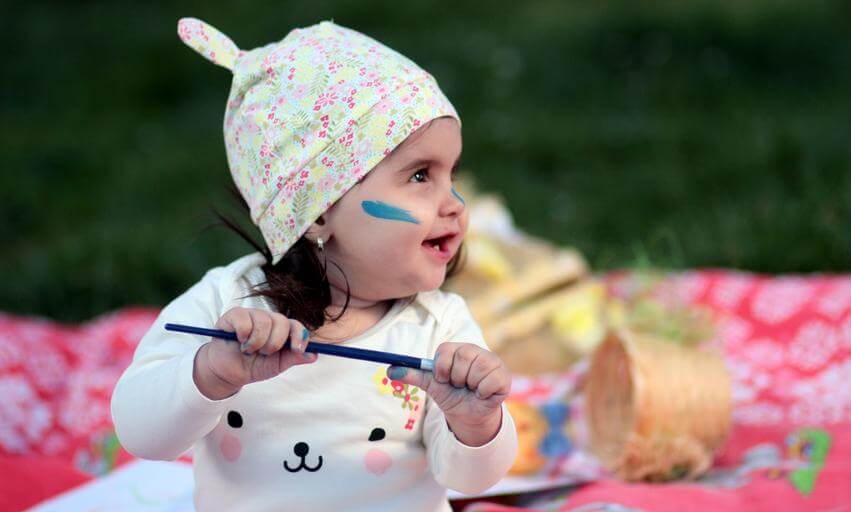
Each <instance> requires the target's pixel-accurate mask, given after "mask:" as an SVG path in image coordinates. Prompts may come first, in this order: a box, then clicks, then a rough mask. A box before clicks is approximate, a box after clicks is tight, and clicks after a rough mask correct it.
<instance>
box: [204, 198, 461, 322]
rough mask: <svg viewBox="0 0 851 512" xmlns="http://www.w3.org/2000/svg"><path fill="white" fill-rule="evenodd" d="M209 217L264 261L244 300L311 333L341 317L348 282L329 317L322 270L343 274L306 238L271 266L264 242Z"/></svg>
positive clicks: (455, 262) (454, 268)
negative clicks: (260, 277) (264, 304)
mask: <svg viewBox="0 0 851 512" xmlns="http://www.w3.org/2000/svg"><path fill="white" fill-rule="evenodd" d="M229 185H230V186H229V187H228V190H229V191H230V193H231V195H232V196H233V197H234V199H235V201H236V202H237V203H238V205H239V208H240V210H241V211H242V213H243V214H244V215H245V216H246V217H248V219H249V220H250V218H251V210H250V208H249V206H248V203H246V202H245V199H243V197H242V195H241V194H240V193H239V190H237V188H236V186H235V185H234V184H233V182H230V184H229ZM213 215H215V216H216V217H217V218H218V220H219V221H220V224H224V225H225V226H226V227H227V228H229V229H230V230H231V231H233V232H235V233H236V234H237V235H239V236H240V237H241V238H242V239H243V240H245V241H246V242H248V243H249V244H250V245H251V246H252V247H254V249H256V250H257V251H259V252H260V253H261V254H263V256H264V257H265V258H266V263H265V264H264V265H263V267H262V268H263V272H264V273H265V275H266V282H264V283H259V284H257V285H255V286H254V289H253V290H252V292H251V293H249V294H248V295H247V297H256V296H263V297H266V298H268V299H269V300H271V302H272V304H273V305H274V306H275V309H277V310H278V312H280V313H282V314H283V315H284V316H286V317H287V318H293V319H295V320H298V321H299V322H301V323H302V324H304V326H305V327H307V328H308V329H309V330H311V331H312V330H315V329H318V328H319V327H321V326H322V325H324V324H325V321H326V320H331V321H334V320H338V319H339V318H340V317H342V316H343V313H345V311H346V309H347V308H348V306H349V299H350V298H351V293H350V290H349V287H348V279H346V302H345V304H344V305H343V309H342V310H341V311H340V313H339V315H337V316H329V315H327V314H326V312H325V310H326V308H328V306H330V305H331V286H330V284H329V283H328V276H327V272H326V270H327V266H328V265H329V264H331V265H334V266H335V267H337V268H338V269H339V270H340V272H341V273H342V274H343V278H344V279H345V272H343V269H342V268H341V267H340V266H339V265H338V264H336V263H335V262H333V261H327V260H326V258H322V259H321V261H320V258H318V257H317V256H316V253H315V252H314V251H313V247H312V243H311V242H310V241H309V240H308V239H307V238H306V237H304V236H302V237H300V238H299V239H298V240H297V241H296V242H295V244H293V246H292V247H290V249H289V250H288V251H287V252H286V253H285V254H284V256H283V257H282V258H281V260H280V261H279V262H278V263H276V264H274V265H273V264H272V251H271V250H269V248H268V247H267V246H266V244H265V242H262V243H261V242H257V241H256V240H255V239H254V237H252V236H251V235H250V234H248V233H247V232H246V230H245V229H243V228H242V227H240V226H239V224H238V223H237V222H235V221H234V220H232V219H230V218H228V217H227V216H225V215H224V214H222V213H221V212H219V211H218V210H216V209H213ZM463 249H464V245H463V244H462V245H461V247H460V248H459V249H458V252H457V253H456V254H455V256H453V257H452V259H451V260H450V261H449V264H448V266H447V268H446V279H449V278H451V277H452V276H454V275H456V274H457V273H458V272H460V270H461V268H462V265H463V261H464V254H463V252H464V251H463Z"/></svg>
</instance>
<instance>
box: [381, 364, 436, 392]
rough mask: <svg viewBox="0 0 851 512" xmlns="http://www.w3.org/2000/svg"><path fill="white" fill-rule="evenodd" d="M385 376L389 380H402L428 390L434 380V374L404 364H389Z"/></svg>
mask: <svg viewBox="0 0 851 512" xmlns="http://www.w3.org/2000/svg"><path fill="white" fill-rule="evenodd" d="M387 377H389V378H390V379H391V380H396V381H399V382H404V383H405V384H410V385H412V386H416V387H418V388H420V389H422V390H423V391H425V392H428V388H429V386H430V385H431V383H432V382H434V374H432V373H431V372H424V371H422V370H414V369H413V368H405V367H404V366H391V367H390V368H388V369H387Z"/></svg>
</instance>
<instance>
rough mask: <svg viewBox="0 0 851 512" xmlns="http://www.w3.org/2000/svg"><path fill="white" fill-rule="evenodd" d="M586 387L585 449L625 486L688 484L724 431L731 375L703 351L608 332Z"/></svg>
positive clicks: (705, 465)
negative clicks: (627, 482)
mask: <svg viewBox="0 0 851 512" xmlns="http://www.w3.org/2000/svg"><path fill="white" fill-rule="evenodd" d="M586 385H587V388H586V391H587V395H586V399H587V408H588V422H589V434H590V441H591V449H592V451H593V452H594V453H595V454H596V455H597V457H599V459H600V461H601V462H602V464H603V465H604V466H605V467H606V468H607V469H609V470H611V471H613V472H614V473H615V474H616V475H618V476H619V477H621V478H623V479H626V480H644V481H667V480H673V479H677V478H694V477H696V476H698V475H700V474H701V473H703V472H704V471H706V469H708V468H709V467H710V465H711V464H712V459H713V455H714V452H715V450H716V449H717V448H719V447H720V446H721V444H722V443H723V442H724V440H725V439H726V437H727V433H728V431H729V429H730V420H731V417H730V416H731V386H730V377H729V375H728V373H727V370H726V368H725V366H724V362H723V360H722V359H721V357H720V356H718V355H717V354H714V353H711V352H708V351H704V350H700V349H697V348H690V347H685V346H682V345H678V344H676V343H672V342H670V341H665V340H661V339H658V338H654V337H652V336H649V335H646V334H640V333H637V332H634V331H631V330H627V329H624V328H621V329H617V330H611V331H609V333H608V335H607V336H606V339H605V340H604V342H603V343H602V344H601V345H600V346H599V347H598V348H597V350H596V352H595V353H594V357H593V359H592V362H591V368H590V369H589V373H588V380H587V381H586Z"/></svg>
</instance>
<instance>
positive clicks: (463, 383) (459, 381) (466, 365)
mask: <svg viewBox="0 0 851 512" xmlns="http://www.w3.org/2000/svg"><path fill="white" fill-rule="evenodd" d="M479 352H480V349H479V348H478V347H477V346H475V345H471V344H469V343H465V344H463V345H461V346H460V347H458V350H456V351H455V353H454V354H453V356H452V368H451V369H450V370H449V382H450V383H451V384H452V386H453V387H456V388H466V387H467V376H468V375H469V374H470V368H471V367H472V366H473V363H474V362H475V361H476V358H477V357H478V355H479Z"/></svg>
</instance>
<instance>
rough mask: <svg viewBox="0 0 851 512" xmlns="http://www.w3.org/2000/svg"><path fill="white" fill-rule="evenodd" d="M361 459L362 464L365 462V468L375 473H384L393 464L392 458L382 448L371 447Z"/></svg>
mask: <svg viewBox="0 0 851 512" xmlns="http://www.w3.org/2000/svg"><path fill="white" fill-rule="evenodd" d="M363 461H364V464H366V469H368V470H370V471H371V472H372V473H374V474H376V475H381V474H384V472H385V471H387V470H388V469H390V466H392V465H393V459H391V458H390V456H389V455H387V453H385V452H384V451H383V450H379V449H378V448H373V449H371V450H369V451H368V452H366V455H365V456H364V459H363Z"/></svg>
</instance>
